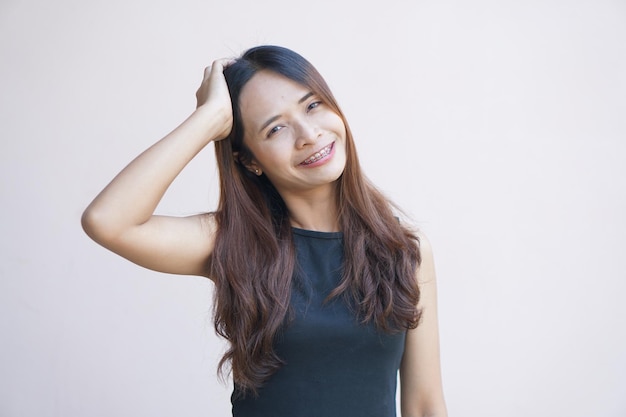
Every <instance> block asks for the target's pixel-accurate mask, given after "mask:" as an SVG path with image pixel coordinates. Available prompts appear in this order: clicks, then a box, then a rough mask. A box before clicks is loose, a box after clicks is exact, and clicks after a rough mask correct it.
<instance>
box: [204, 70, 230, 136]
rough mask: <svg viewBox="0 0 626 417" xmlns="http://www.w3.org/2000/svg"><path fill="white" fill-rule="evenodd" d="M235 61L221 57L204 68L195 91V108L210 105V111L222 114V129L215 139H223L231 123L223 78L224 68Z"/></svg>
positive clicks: (227, 95) (228, 131) (228, 100)
mask: <svg viewBox="0 0 626 417" xmlns="http://www.w3.org/2000/svg"><path fill="white" fill-rule="evenodd" d="M233 63H235V59H232V58H222V59H218V60H215V61H213V63H212V64H211V65H210V66H208V67H206V68H205V69H204V77H203V79H202V84H200V87H199V88H198V91H196V101H197V104H196V109H200V108H201V107H203V106H210V107H211V108H212V111H214V112H217V114H222V115H223V116H224V129H223V130H222V132H223V134H221V135H220V136H219V137H218V138H216V140H221V139H224V138H226V137H227V136H228V134H229V133H230V131H231V129H232V125H233V114H232V103H231V100H230V94H229V92H228V85H227V84H226V79H225V78H224V69H226V68H228V67H229V66H230V65H232V64H233Z"/></svg>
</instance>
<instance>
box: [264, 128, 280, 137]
mask: <svg viewBox="0 0 626 417" xmlns="http://www.w3.org/2000/svg"><path fill="white" fill-rule="evenodd" d="M282 128H283V127H282V126H274V127H273V128H271V129H270V130H269V131H268V132H267V137H268V138H269V137H270V136H272V135H273V134H274V133H276V132H278V131H279V130H280V129H282Z"/></svg>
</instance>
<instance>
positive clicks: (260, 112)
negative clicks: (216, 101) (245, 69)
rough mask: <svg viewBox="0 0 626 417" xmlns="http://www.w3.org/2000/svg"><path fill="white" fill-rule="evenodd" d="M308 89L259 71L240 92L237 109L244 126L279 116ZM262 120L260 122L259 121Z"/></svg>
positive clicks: (281, 77) (283, 77)
mask: <svg viewBox="0 0 626 417" xmlns="http://www.w3.org/2000/svg"><path fill="white" fill-rule="evenodd" d="M309 91H310V89H309V88H308V87H305V86H303V85H302V84H299V83H297V82H295V81H293V80H291V79H289V78H287V77H285V76H283V75H280V74H277V73H275V72H272V71H267V70H263V71H259V72H258V73H256V74H255V75H253V76H252V78H250V81H248V82H247V83H246V85H245V86H244V87H243V89H242V90H241V94H240V96H239V108H240V111H241V116H242V118H243V122H244V124H251V123H252V124H260V123H263V122H264V121H265V120H266V119H267V118H269V117H273V116H276V115H280V114H281V112H282V111H283V110H284V109H285V108H286V107H287V106H293V105H295V104H297V103H298V101H299V100H300V99H301V98H302V97H303V96H305V95H306V94H307V93H309ZM259 119H262V120H259Z"/></svg>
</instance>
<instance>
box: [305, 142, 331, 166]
mask: <svg viewBox="0 0 626 417" xmlns="http://www.w3.org/2000/svg"><path fill="white" fill-rule="evenodd" d="M334 145H335V142H333V143H331V144H330V145H327V146H324V147H323V148H322V149H320V150H319V151H317V152H315V153H314V154H313V155H311V156H309V157H308V158H307V159H305V160H304V161H302V162H300V165H311V164H314V163H316V162H317V161H320V160H322V159H324V158H325V157H327V156H328V155H330V152H331V151H332V150H333V146H334Z"/></svg>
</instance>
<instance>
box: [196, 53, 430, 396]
mask: <svg viewBox="0 0 626 417" xmlns="http://www.w3.org/2000/svg"><path fill="white" fill-rule="evenodd" d="M260 70H268V71H273V72H275V73H278V74H280V75H283V76H285V77H287V78H289V79H291V80H293V81H296V82H297V83H299V84H301V85H303V86H306V87H308V88H309V89H310V90H311V91H312V92H314V93H315V94H317V95H319V96H320V98H321V99H322V101H323V102H324V103H325V104H326V105H328V106H329V107H330V108H331V109H333V110H334V111H335V112H336V113H337V114H338V115H339V116H340V117H341V118H342V119H343V121H344V124H345V126H346V154H347V161H346V166H345V169H344V172H343V174H342V175H341V177H340V178H339V179H338V180H337V187H336V189H337V202H338V205H339V207H338V212H339V224H340V227H341V231H342V232H343V239H344V240H343V246H344V265H343V276H342V280H341V282H340V284H339V286H338V287H337V288H336V289H335V290H334V291H333V292H332V294H331V296H330V297H337V296H343V297H346V298H347V300H348V301H349V302H350V303H351V305H354V306H356V309H357V311H355V314H356V315H357V316H358V318H359V319H360V320H361V321H362V322H363V323H367V322H374V323H375V324H376V325H377V326H378V328H379V329H381V330H383V331H387V332H395V331H403V330H406V329H409V328H414V327H416V326H417V324H418V322H419V318H420V311H418V309H417V303H418V301H419V296H420V292H419V288H418V286H417V282H416V279H415V271H416V269H417V268H418V267H419V264H420V252H419V241H418V239H417V237H416V236H415V234H414V233H413V232H412V231H411V230H409V229H408V228H406V227H404V226H403V225H401V224H400V223H399V222H398V220H397V219H396V218H395V217H394V214H393V211H392V205H391V203H390V202H389V201H388V200H387V199H386V198H385V197H384V196H383V195H382V194H381V193H380V192H379V191H378V190H377V189H376V188H375V187H374V186H373V185H372V184H371V183H370V182H369V181H368V180H367V179H366V178H365V176H364V175H363V173H362V171H361V167H360V165H359V160H358V157H357V153H356V149H355V146H354V140H353V137H352V134H351V132H350V128H349V127H348V124H347V122H346V119H345V116H344V115H343V113H342V112H341V109H340V108H339V106H338V104H337V102H336V100H335V98H334V97H333V95H332V93H331V91H330V89H329V88H328V85H327V84H326V82H325V81H324V79H323V78H322V77H321V75H320V74H319V73H318V72H317V70H316V69H315V68H314V67H313V66H312V65H311V64H310V63H309V62H308V61H307V60H306V59H304V58H303V57H302V56H300V55H298V54H297V53H295V52H293V51H291V50H289V49H286V48H282V47H277V46H259V47H255V48H252V49H250V50H248V51H246V52H245V53H244V54H243V55H242V57H241V58H239V59H238V60H237V61H236V62H235V63H234V64H233V65H231V66H230V67H228V68H227V69H226V70H225V71H224V75H225V77H226V82H227V83H228V87H229V90H230V95H231V100H232V105H233V115H234V122H233V129H232V131H231V133H230V135H229V136H228V138H226V139H224V140H222V141H219V142H216V143H215V153H216V156H217V163H218V168H219V174H220V200H219V205H218V209H217V211H216V212H215V213H214V216H215V219H216V221H217V225H218V231H217V236H216V240H215V247H214V250H213V253H212V255H211V258H210V260H209V264H208V268H209V274H210V276H211V277H212V278H213V279H214V280H215V283H216V289H215V292H214V294H215V295H214V297H215V303H214V306H215V307H214V308H215V329H216V331H217V332H218V334H220V335H221V336H223V337H224V338H226V339H227V340H228V341H229V342H230V347H229V349H228V350H227V351H226V353H225V354H224V356H223V357H222V359H221V361H220V364H219V368H220V370H222V369H223V367H224V365H226V364H227V363H230V366H231V369H232V374H233V380H234V382H235V384H236V385H237V387H238V388H239V390H240V391H242V392H246V391H251V392H253V393H256V392H257V390H258V388H260V387H261V386H262V384H263V383H264V382H265V381H266V380H267V379H268V378H269V376H270V375H272V374H273V373H274V372H275V371H276V370H277V369H278V368H280V366H281V365H282V364H283V362H282V360H281V358H280V357H278V355H277V354H276V352H275V350H274V340H275V336H276V335H277V333H278V332H279V331H280V329H281V328H282V327H283V326H286V325H288V314H287V313H288V311H289V302H290V294H291V281H292V277H293V274H294V271H295V269H296V260H295V258H296V257H295V249H294V246H293V240H292V235H291V224H290V221H289V216H288V212H287V207H286V205H285V203H284V201H283V199H282V198H281V196H280V195H279V193H278V192H277V190H276V188H274V186H273V185H272V183H271V182H270V181H269V180H268V179H267V177H266V176H265V175H261V176H257V175H255V174H253V173H251V172H250V171H249V170H248V169H247V168H246V167H245V163H247V162H248V161H250V160H251V158H252V154H251V152H250V150H249V149H247V147H246V146H245V145H244V142H243V137H244V132H243V124H242V120H241V113H240V110H239V96H240V93H241V90H242V88H243V86H244V85H245V84H246V83H247V82H248V81H249V80H250V79H251V78H252V77H253V76H254V74H256V73H257V72H258V71H260ZM234 155H237V157H235V156H234Z"/></svg>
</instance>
